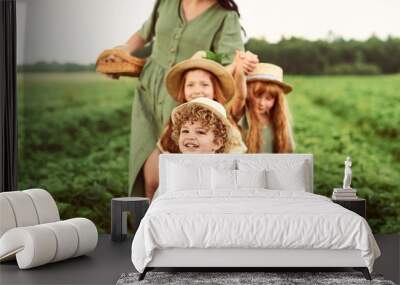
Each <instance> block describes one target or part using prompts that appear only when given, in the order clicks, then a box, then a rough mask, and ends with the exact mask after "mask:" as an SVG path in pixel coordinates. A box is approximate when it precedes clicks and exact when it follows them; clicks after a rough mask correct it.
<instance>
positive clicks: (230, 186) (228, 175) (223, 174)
mask: <svg viewBox="0 0 400 285" xmlns="http://www.w3.org/2000/svg"><path fill="white" fill-rule="evenodd" d="M211 173H212V189H213V190H218V189H225V190H236V188H237V186H236V170H232V169H218V168H214V167H213V168H212V172H211Z"/></svg>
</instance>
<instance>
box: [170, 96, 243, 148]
mask: <svg viewBox="0 0 400 285" xmlns="http://www.w3.org/2000/svg"><path fill="white" fill-rule="evenodd" d="M193 106H201V107H203V108H205V109H207V110H209V111H211V112H212V113H213V114H215V115H216V116H217V118H218V119H220V120H221V122H222V123H223V124H224V125H225V127H226V130H227V135H228V137H227V142H226V145H225V149H224V153H245V152H246V151H247V147H246V145H245V144H244V143H243V140H242V136H241V134H240V131H239V130H238V129H236V128H235V127H234V126H233V125H232V124H231V123H230V122H229V120H228V118H227V116H226V111H225V108H224V106H222V105H221V104H220V103H218V102H217V101H214V100H211V99H208V98H196V99H194V100H192V101H190V102H187V103H184V104H181V105H179V106H178V107H176V108H175V109H174V110H172V113H171V120H172V124H173V125H175V124H176V120H177V117H178V116H179V112H180V111H182V110H184V109H185V108H190V107H193Z"/></svg>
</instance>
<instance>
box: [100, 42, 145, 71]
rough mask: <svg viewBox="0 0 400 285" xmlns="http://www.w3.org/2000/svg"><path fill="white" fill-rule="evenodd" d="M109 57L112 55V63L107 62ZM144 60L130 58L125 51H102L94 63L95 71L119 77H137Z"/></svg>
mask: <svg viewBox="0 0 400 285" xmlns="http://www.w3.org/2000/svg"><path fill="white" fill-rule="evenodd" d="M110 55H114V57H115V58H116V60H115V61H114V62H112V61H109V60H107V61H106V58H107V57H109V56H110ZM145 63H146V59H143V58H138V57H135V56H131V55H130V54H128V53H127V52H126V51H123V50H120V49H108V50H105V51H103V52H102V53H101V54H100V55H99V57H98V58H97V61H96V71H97V72H100V73H105V74H116V75H120V76H130V77H138V76H139V75H140V72H141V71H142V68H143V66H144V64H145Z"/></svg>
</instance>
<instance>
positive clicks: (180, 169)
mask: <svg viewBox="0 0 400 285" xmlns="http://www.w3.org/2000/svg"><path fill="white" fill-rule="evenodd" d="M166 186H167V187H166V188H167V190H168V191H185V190H191V189H192V190H193V189H200V190H211V167H207V166H203V167H198V166H186V165H182V164H176V163H169V164H168V179H167V185H166Z"/></svg>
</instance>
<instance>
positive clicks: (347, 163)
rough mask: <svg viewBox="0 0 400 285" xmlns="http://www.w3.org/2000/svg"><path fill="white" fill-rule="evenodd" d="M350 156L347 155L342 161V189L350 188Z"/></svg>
mask: <svg viewBox="0 0 400 285" xmlns="http://www.w3.org/2000/svg"><path fill="white" fill-rule="evenodd" d="M351 175H352V171H351V157H350V156H348V157H347V158H346V161H345V162H344V178H343V189H351V186H350V184H351Z"/></svg>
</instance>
